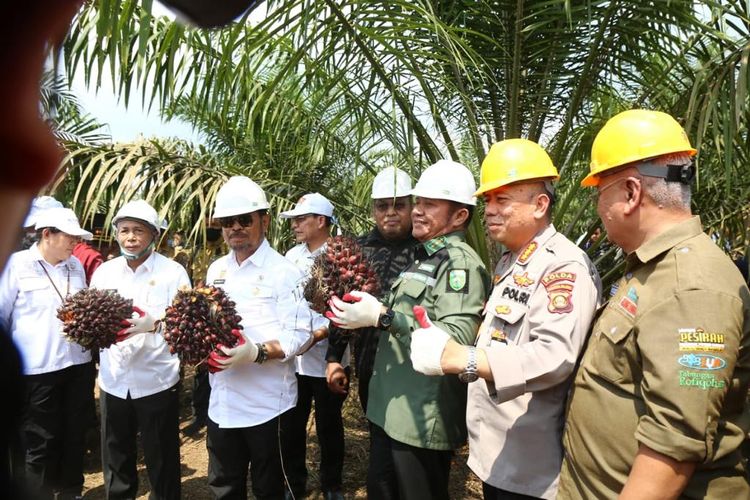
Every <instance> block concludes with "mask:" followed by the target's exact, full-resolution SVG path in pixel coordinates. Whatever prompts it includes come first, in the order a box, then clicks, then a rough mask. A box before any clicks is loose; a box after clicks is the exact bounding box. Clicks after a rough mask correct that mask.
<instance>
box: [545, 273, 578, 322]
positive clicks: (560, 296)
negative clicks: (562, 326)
mask: <svg viewBox="0 0 750 500" xmlns="http://www.w3.org/2000/svg"><path fill="white" fill-rule="evenodd" d="M575 281H576V275H575V273H569V272H565V271H560V272H556V273H550V274H548V275H547V276H545V277H544V278H542V285H544V288H546V289H547V298H548V299H549V304H547V310H548V311H549V312H551V313H556V314H565V313H569V312H570V311H572V310H573V289H574V286H575V285H574V283H575Z"/></svg>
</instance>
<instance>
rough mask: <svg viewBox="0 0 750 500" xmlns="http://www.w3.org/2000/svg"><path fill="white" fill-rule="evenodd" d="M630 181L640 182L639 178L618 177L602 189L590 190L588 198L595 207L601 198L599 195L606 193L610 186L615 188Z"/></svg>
mask: <svg viewBox="0 0 750 500" xmlns="http://www.w3.org/2000/svg"><path fill="white" fill-rule="evenodd" d="M631 179H637V180H639V181H640V180H641V178H640V177H620V178H619V179H617V180H616V181H612V182H610V183H609V184H607V185H606V186H604V187H600V188H598V189H596V188H595V189H592V190H591V191H590V193H589V196H590V197H591V202H592V203H593V204H594V205H596V204H597V203H599V198H600V197H601V195H602V193H603V192H604V191H606V190H607V189H609V188H611V187H612V186H615V185H617V184H619V183H620V182H622V181H627V180H631Z"/></svg>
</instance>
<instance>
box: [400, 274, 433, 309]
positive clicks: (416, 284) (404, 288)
mask: <svg viewBox="0 0 750 500" xmlns="http://www.w3.org/2000/svg"><path fill="white" fill-rule="evenodd" d="M426 289H427V284H426V283H424V282H422V281H419V280H415V279H408V280H405V281H402V282H401V286H400V287H399V289H398V291H399V294H401V295H402V296H405V297H406V299H407V300H408V301H409V302H410V303H411V304H412V305H414V304H419V303H421V302H422V300H421V299H422V296H423V295H424V293H425V290H426ZM410 310H411V309H410Z"/></svg>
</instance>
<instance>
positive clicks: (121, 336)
mask: <svg viewBox="0 0 750 500" xmlns="http://www.w3.org/2000/svg"><path fill="white" fill-rule="evenodd" d="M133 313H134V314H136V317H135V318H127V319H124V320H123V321H122V324H123V326H126V327H127V328H123V329H122V330H120V331H119V332H117V340H116V342H121V341H123V340H125V339H127V338H129V337H130V336H131V335H133V334H135V333H150V332H153V331H154V326H155V325H156V322H157V319H156V318H154V317H153V316H151V315H150V314H149V313H147V312H146V311H144V310H143V309H141V308H140V307H137V306H133Z"/></svg>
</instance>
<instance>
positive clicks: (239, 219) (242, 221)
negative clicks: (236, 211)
mask: <svg viewBox="0 0 750 500" xmlns="http://www.w3.org/2000/svg"><path fill="white" fill-rule="evenodd" d="M216 222H218V223H219V225H220V226H221V227H223V228H225V229H226V228H230V227H234V224H235V223H237V224H239V225H240V226H242V227H249V226H252V225H253V215H252V214H242V215H235V216H232V217H220V218H218V219H216Z"/></svg>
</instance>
